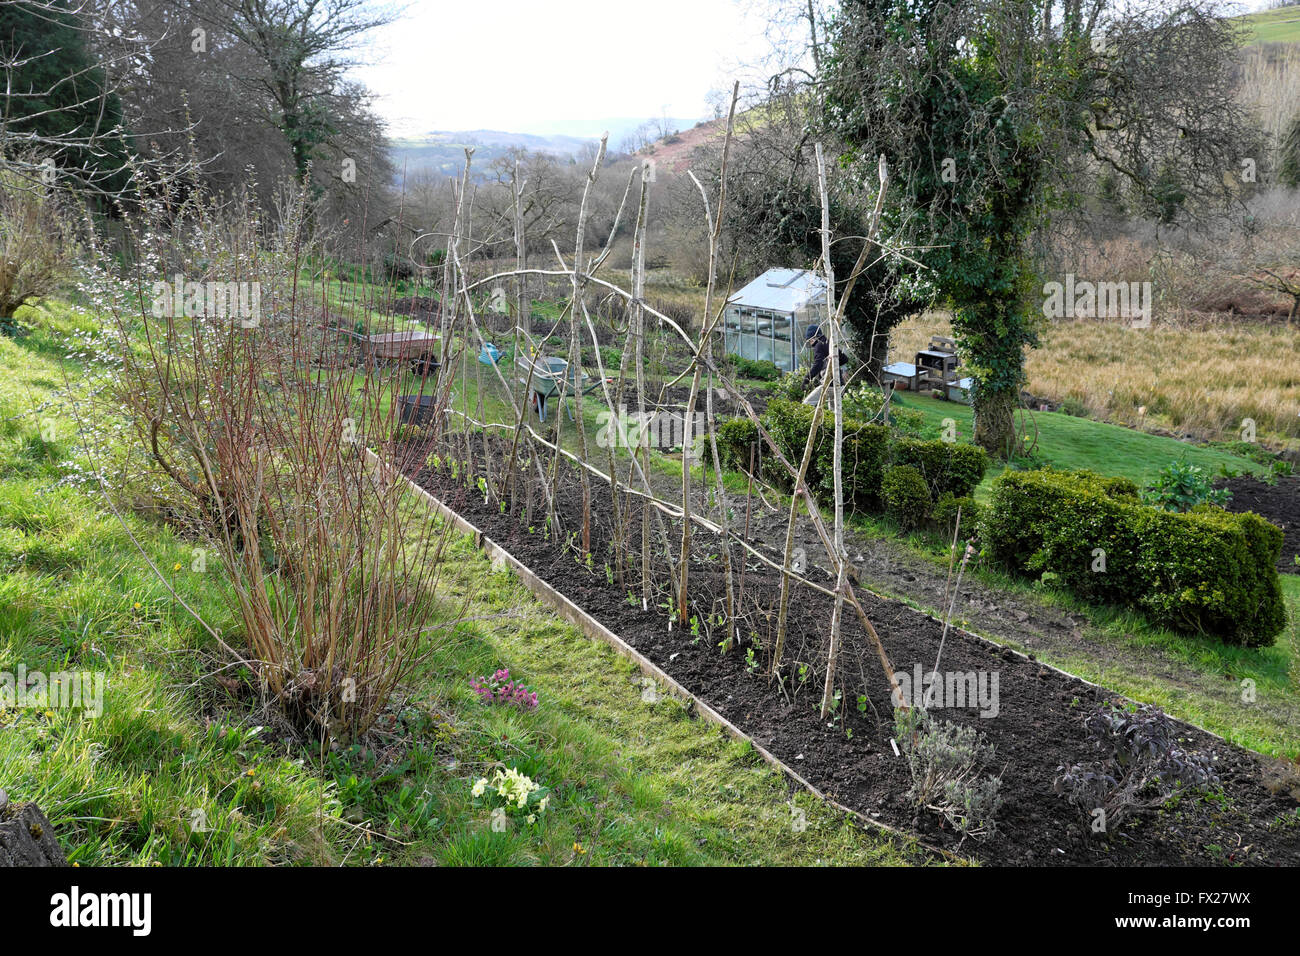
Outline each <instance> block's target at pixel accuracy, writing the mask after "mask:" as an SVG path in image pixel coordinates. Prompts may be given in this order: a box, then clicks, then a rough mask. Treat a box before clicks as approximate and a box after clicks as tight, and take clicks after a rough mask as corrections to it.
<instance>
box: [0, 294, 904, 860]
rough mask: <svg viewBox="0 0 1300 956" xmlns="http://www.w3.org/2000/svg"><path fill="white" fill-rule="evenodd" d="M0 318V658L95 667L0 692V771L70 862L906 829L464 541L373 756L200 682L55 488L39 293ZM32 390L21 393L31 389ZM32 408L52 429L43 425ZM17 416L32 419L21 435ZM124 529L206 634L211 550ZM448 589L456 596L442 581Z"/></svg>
mask: <svg viewBox="0 0 1300 956" xmlns="http://www.w3.org/2000/svg"><path fill="white" fill-rule="evenodd" d="M22 318H24V319H25V320H26V321H27V322H29V323H30V324H31V325H34V326H35V330H34V331H31V332H30V333H29V334H27V335H25V336H23V337H22V338H21V339H19V340H17V341H15V340H12V339H9V338H5V337H2V336H0V670H4V671H13V670H16V669H17V667H18V665H19V664H20V663H21V664H23V665H25V666H26V667H27V668H28V670H29V672H30V671H34V670H40V671H44V672H47V673H48V672H53V671H83V670H86V671H97V672H102V673H104V674H105V675H106V677H107V689H106V692H105V699H104V712H103V715H102V716H100V717H99V718H97V719H92V718H90V717H88V716H84V715H82V714H80V713H78V712H76V711H73V710H65V709H55V710H49V711H36V710H31V709H17V708H11V709H10V710H8V711H5V712H0V781H3V784H4V788H5V789H6V790H7V791H8V793H9V795H10V797H11V798H12V799H14V800H17V801H25V800H35V801H36V802H37V803H38V804H39V805H40V806H41V807H42V808H43V809H44V810H45V811H46V812H47V814H48V815H49V816H50V818H51V820H52V822H53V824H54V826H55V827H56V829H57V831H58V834H59V837H60V840H61V842H62V843H63V845H64V847H65V848H66V849H67V851H68V855H69V858H70V859H71V860H72V861H73V862H76V863H79V864H85V865H120V864H136V865H198V864H232V865H262V864H321V865H333V864H339V863H346V864H349V865H365V864H371V865H381V864H391V863H422V862H433V863H442V864H456V863H534V862H535V863H542V864H552V865H581V864H586V863H618V864H719V863H747V864H813V863H827V864H831V863H838V864H845V863H848V864H898V863H907V862H914V861H917V860H918V859H919V857H918V856H917V855H916V853H915V851H914V848H913V847H911V846H910V845H905V844H903V843H902V842H901V841H895V840H892V839H886V838H884V837H882V836H881V835H879V834H877V833H875V832H874V831H873V832H866V831H864V830H863V829H862V828H861V827H860V826H858V825H856V824H853V823H851V822H849V821H847V820H846V819H845V818H844V817H843V816H841V815H840V814H836V813H833V812H831V811H829V810H827V809H826V808H825V806H824V805H822V804H821V803H820V802H819V801H816V800H814V799H811V798H810V797H808V796H807V795H806V794H804V793H802V792H798V793H793V794H792V792H791V790H790V788H789V787H788V786H787V784H786V783H785V782H784V780H783V779H781V778H780V777H779V776H777V775H776V774H775V772H774V771H772V770H771V768H769V767H768V766H767V765H766V764H764V763H763V762H762V761H761V760H759V759H758V758H757V756H756V755H754V754H753V753H752V752H749V751H748V750H747V748H745V747H744V746H741V745H738V744H736V743H734V742H732V741H730V740H729V739H726V738H724V737H722V736H721V735H720V733H719V732H717V731H716V730H714V729H712V728H709V727H707V726H705V725H703V724H701V723H700V722H698V721H695V720H693V719H691V718H689V717H688V715H687V714H686V712H685V710H684V708H682V707H681V706H680V705H678V704H677V703H675V702H673V701H671V700H668V699H659V700H658V701H657V702H653V703H651V702H647V701H646V700H644V699H643V691H644V688H643V687H641V686H640V684H639V683H638V682H637V681H636V680H634V675H633V674H632V673H631V671H630V667H629V665H628V664H626V663H625V662H623V661H622V660H621V659H620V658H618V657H617V656H616V655H615V654H614V653H613V652H612V651H611V650H609V649H608V648H605V647H604V646H603V645H596V644H594V643H592V642H591V641H589V640H588V639H586V638H585V637H584V636H582V635H581V634H580V633H579V632H577V631H576V630H575V629H574V628H572V627H570V626H568V625H567V624H564V623H562V622H560V621H558V620H557V619H556V618H555V616H554V615H553V614H551V613H549V612H548V611H546V610H544V609H543V608H542V607H541V606H540V605H538V604H536V603H535V602H533V601H532V600H531V598H530V597H529V596H528V595H527V594H526V592H525V591H524V589H523V588H522V585H520V584H519V583H518V582H516V581H515V580H513V579H512V577H511V576H510V575H509V574H508V573H506V572H501V571H493V570H492V569H491V567H490V566H489V564H488V563H487V561H486V560H485V559H483V558H482V556H481V555H480V554H479V552H477V550H476V549H475V548H474V547H473V545H472V544H471V543H470V542H469V541H467V540H461V541H459V542H458V543H456V544H455V545H454V546H453V549H452V552H451V553H450V554H449V555H448V559H447V561H446V572H445V575H444V578H443V581H444V583H445V585H446V587H447V588H448V594H447V596H448V602H449V603H448V606H449V607H455V608H456V610H457V611H461V610H462V609H463V613H464V614H465V616H466V619H467V620H466V621H465V623H462V624H460V625H458V626H457V628H456V631H455V633H454V635H452V637H451V639H450V640H447V641H445V642H444V643H443V644H442V645H441V646H440V649H439V651H438V653H437V654H436V655H435V656H434V657H433V658H432V659H430V661H429V662H428V663H427V665H426V666H425V668H424V669H423V670H422V671H421V672H419V673H418V674H417V675H415V677H414V678H413V679H412V681H411V682H410V685H409V687H408V688H407V691H406V693H405V694H404V695H403V698H402V700H401V702H400V707H399V708H398V709H397V710H396V711H395V712H394V714H393V716H394V718H395V724H394V726H393V727H392V728H390V729H389V730H388V733H389V736H388V737H387V738H386V742H390V743H392V744H395V745H396V749H395V750H393V751H391V752H386V753H385V754H384V755H383V756H382V757H380V758H378V759H377V758H376V756H375V754H374V751H369V752H361V751H359V750H357V749H352V750H347V751H343V752H339V753H333V754H328V755H327V756H326V758H325V759H324V761H323V762H322V761H321V759H320V755H319V754H318V753H317V752H316V751H315V750H314V749H310V748H307V749H304V748H302V747H300V746H295V745H292V744H288V743H286V741H285V740H284V739H283V738H282V737H281V736H280V735H278V734H276V733H275V732H274V730H273V729H271V728H270V727H268V726H267V724H268V723H269V722H268V721H265V720H261V719H257V718H254V716H253V715H252V714H251V713H250V710H249V705H248V703H240V702H236V701H235V700H233V699H232V698H230V696H229V695H228V694H227V693H225V692H224V691H223V689H222V687H221V685H220V684H218V683H217V682H216V681H215V680H214V678H213V672H214V670H215V669H216V668H217V667H219V666H221V664H223V663H224V662H223V661H221V660H220V657H219V655H218V653H217V651H216V648H215V642H214V640H213V639H212V638H211V637H210V635H208V634H207V633H206V632H205V631H204V630H203V629H202V628H201V627H200V626H199V625H198V624H196V623H195V622H194V621H193V620H192V619H191V618H190V617H189V615H188V614H187V613H186V612H185V611H184V610H183V608H181V607H180V606H179V605H178V603H177V602H176V600H175V599H174V598H173V597H172V596H171V594H170V593H169V591H168V590H167V588H166V587H165V586H164V585H163V583H162V582H161V581H159V580H158V578H157V577H156V576H155V575H154V574H153V573H152V572H151V571H150V570H149V568H148V566H147V564H146V562H145V560H144V559H143V557H142V556H141V555H140V554H139V552H138V551H137V550H136V547H135V545H134V544H133V543H132V541H131V538H130V536H129V535H128V533H127V531H126V529H124V528H123V527H122V526H121V524H119V523H118V521H117V520H116V519H115V518H114V517H113V516H112V515H111V514H110V513H108V512H107V511H106V510H105V509H104V508H103V507H102V498H101V497H100V496H99V495H98V494H97V493H96V492H94V491H93V490H92V489H83V488H80V487H75V486H72V485H67V484H64V485H62V486H59V485H58V482H59V480H60V479H61V478H62V477H63V476H64V474H65V467H64V463H65V462H66V461H67V460H68V459H70V458H73V457H75V455H76V448H75V441H74V437H75V430H76V428H75V418H74V417H73V416H72V415H71V414H70V410H69V408H68V406H67V405H66V404H62V403H61V402H60V400H59V398H58V396H57V395H56V393H57V392H59V391H61V390H62V388H63V380H64V373H65V372H66V373H67V374H68V375H70V376H72V377H74V378H75V377H76V376H78V375H79V374H80V373H81V369H80V367H79V365H78V364H77V363H76V362H74V361H72V360H71V359H69V358H67V353H66V351H65V350H66V347H67V343H66V340H65V339H64V335H65V334H66V333H68V332H70V331H72V330H73V329H76V328H81V329H87V328H89V327H90V320H89V319H88V318H86V317H84V316H78V315H77V314H76V313H74V312H73V311H71V310H69V309H67V308H66V307H63V306H60V305H58V304H54V305H50V306H48V307H43V308H41V309H35V310H33V309H27V310H24V311H23V313H22ZM43 406H44V407H43ZM51 423H52V427H53V432H52V433H51V432H50V431H49V427H50V424H51ZM42 431H44V432H45V435H44V436H42ZM127 527H128V528H129V529H130V532H131V534H133V535H134V536H135V538H136V540H138V541H139V542H140V544H141V545H142V546H143V548H144V550H145V551H146V552H147V553H148V554H149V555H150V556H151V557H152V558H153V560H154V562H155V563H156V565H157V566H158V567H159V568H160V569H161V570H162V572H163V573H164V575H166V577H167V578H168V580H169V582H170V583H171V584H172V585H173V586H174V587H175V588H176V590H177V592H178V593H179V594H180V595H181V596H182V597H183V598H184V599H185V600H186V601H188V602H190V603H191V604H193V605H194V606H195V607H197V608H198V609H199V610H200V611H201V613H203V615H204V616H205V617H206V618H207V619H208V620H209V622H210V623H212V624H213V626H214V627H215V628H216V629H217V630H218V632H220V633H221V634H222V635H223V636H224V638H225V639H226V640H227V641H228V642H230V643H231V644H232V645H235V646H238V644H239V625H238V622H237V619H236V617H235V616H234V615H233V614H231V613H230V610H229V608H230V607H231V605H230V603H229V594H228V593H227V592H226V589H225V587H224V582H223V581H222V577H221V575H220V573H219V571H218V570H217V569H216V568H215V567H214V566H213V565H212V564H209V565H208V566H207V569H206V570H205V571H202V572H200V571H195V570H193V567H194V565H193V557H192V546H191V544H190V543H189V542H186V541H184V540H181V539H180V538H178V537H177V536H176V535H174V534H173V533H172V532H171V531H169V530H168V529H166V528H165V527H162V526H160V525H158V524H155V523H152V522H150V521H148V520H145V519H142V518H138V517H128V518H127ZM462 602H464V603H462ZM501 666H504V667H508V668H510V670H511V671H512V674H513V675H515V676H517V677H519V678H521V679H523V680H525V681H526V682H527V683H529V684H530V685H531V686H533V687H534V688H535V689H536V690H537V691H538V692H539V694H540V697H541V706H540V708H539V709H538V710H537V711H535V712H533V713H527V714H525V713H519V712H515V711H509V710H499V709H490V708H487V707H484V706H483V705H482V704H480V703H479V702H478V700H477V699H476V697H475V696H474V694H473V693H472V691H471V690H470V689H469V685H468V680H469V678H470V676H472V675H475V674H481V673H489V672H491V671H492V670H495V669H496V668H497V667H501ZM497 762H500V763H504V764H506V765H507V766H513V767H516V768H518V769H519V770H521V771H522V772H524V773H527V774H529V775H531V776H533V777H534V778H536V779H537V780H539V781H540V782H541V783H543V784H544V785H546V786H548V787H550V788H552V790H553V798H552V801H551V807H550V810H549V812H548V814H547V815H546V819H545V821H544V822H543V823H542V824H541V825H539V826H538V827H537V828H536V829H534V830H529V831H514V832H506V833H495V832H493V831H492V830H491V828H490V827H489V825H488V819H487V817H486V814H485V812H484V811H482V810H477V809H474V808H473V807H472V806H471V797H470V787H471V786H472V783H473V780H474V779H475V778H476V777H477V776H479V775H482V774H484V773H486V772H487V771H488V769H489V768H490V767H491V766H492V765H494V764H495V763H497Z"/></svg>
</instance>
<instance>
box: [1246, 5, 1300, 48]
mask: <svg viewBox="0 0 1300 956" xmlns="http://www.w3.org/2000/svg"><path fill="white" fill-rule="evenodd" d="M1240 19H1241V21H1242V23H1244V24H1245V25H1246V26H1247V28H1248V29H1249V30H1250V42H1251V43H1297V42H1300V7H1281V8H1279V9H1277V10H1262V11H1260V12H1259V13H1248V14H1246V15H1245V16H1243V17H1241V18H1240Z"/></svg>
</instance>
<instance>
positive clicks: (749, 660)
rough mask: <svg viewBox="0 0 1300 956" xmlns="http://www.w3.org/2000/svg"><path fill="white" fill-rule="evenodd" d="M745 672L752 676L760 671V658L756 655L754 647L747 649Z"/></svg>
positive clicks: (750, 646)
mask: <svg viewBox="0 0 1300 956" xmlns="http://www.w3.org/2000/svg"><path fill="white" fill-rule="evenodd" d="M745 670H747V671H749V672H750V673H751V674H752V673H754V672H755V671H756V670H758V658H757V657H756V656H755V655H754V645H753V644H750V645H749V646H748V647H747V648H745Z"/></svg>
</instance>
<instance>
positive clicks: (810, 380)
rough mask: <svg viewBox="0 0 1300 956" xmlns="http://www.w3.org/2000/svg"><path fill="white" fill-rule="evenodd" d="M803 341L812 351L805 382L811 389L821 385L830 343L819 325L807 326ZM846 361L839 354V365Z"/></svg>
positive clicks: (841, 354)
mask: <svg viewBox="0 0 1300 956" xmlns="http://www.w3.org/2000/svg"><path fill="white" fill-rule="evenodd" d="M803 340H804V344H805V345H807V346H808V347H809V348H810V349H812V364H811V365H809V366H808V377H807V379H806V380H805V381H806V384H807V386H808V387H809V388H812V387H815V386H817V385H820V384H821V383H822V375H824V374H825V373H826V360H827V359H828V358H830V354H831V343H830V339H828V338H827V337H826V332H825V331H824V330H823V329H822V327H821V326H820V325H810V326H808V329H807V331H805V332H804V336H803ZM846 361H848V359H847V358H846V357H845V355H844V353H843V352H841V353H840V364H841V365H843V364H844V363H845V362H846Z"/></svg>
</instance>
